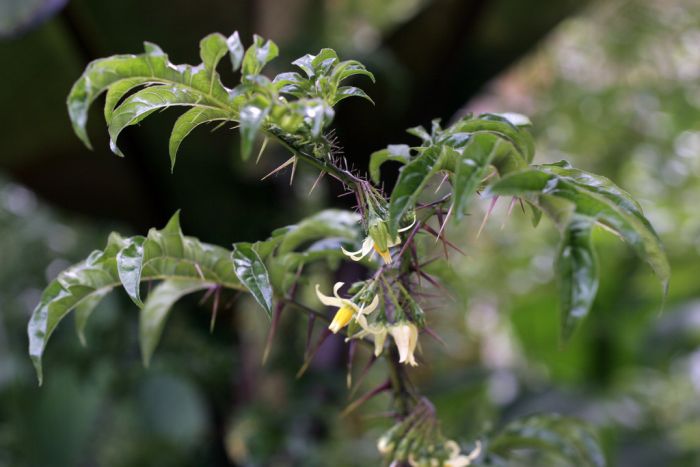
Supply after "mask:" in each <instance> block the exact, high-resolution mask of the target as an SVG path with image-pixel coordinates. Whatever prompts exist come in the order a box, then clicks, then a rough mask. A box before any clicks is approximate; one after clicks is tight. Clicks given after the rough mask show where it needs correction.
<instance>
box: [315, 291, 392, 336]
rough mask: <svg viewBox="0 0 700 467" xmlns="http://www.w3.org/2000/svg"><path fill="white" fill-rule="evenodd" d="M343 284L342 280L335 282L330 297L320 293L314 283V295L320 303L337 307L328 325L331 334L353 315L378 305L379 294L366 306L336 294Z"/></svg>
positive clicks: (346, 323) (370, 311)
mask: <svg viewBox="0 0 700 467" xmlns="http://www.w3.org/2000/svg"><path fill="white" fill-rule="evenodd" d="M343 285H344V283H343V282H336V284H335V285H334V286H333V296H332V297H330V296H328V295H324V294H322V293H321V290H320V286H319V285H318V284H316V295H317V296H318V299H319V300H320V301H321V303H323V304H324V305H326V306H335V307H338V311H337V312H336V313H335V316H334V317H333V321H331V324H330V326H328V329H330V330H331V332H332V333H333V334H337V333H338V331H340V330H341V329H343V328H344V327H345V326H347V325H348V323H349V322H350V321H351V320H352V318H353V317H355V316H361V315H366V314H369V313H372V312H373V311H374V310H375V309H376V308H377V305H379V295H375V296H374V298H373V299H372V302H371V303H370V304H369V305H367V306H365V305H364V304H362V305H357V304H356V303H354V302H353V301H352V300H349V299H347V298H341V297H340V296H339V295H338V291H339V290H340V288H341V287H342V286H343Z"/></svg>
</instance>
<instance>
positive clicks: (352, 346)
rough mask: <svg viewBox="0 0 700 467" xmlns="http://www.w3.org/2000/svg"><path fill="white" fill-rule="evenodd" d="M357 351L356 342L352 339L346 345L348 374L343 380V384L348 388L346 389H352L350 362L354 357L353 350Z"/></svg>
mask: <svg viewBox="0 0 700 467" xmlns="http://www.w3.org/2000/svg"><path fill="white" fill-rule="evenodd" d="M356 349H357V340H355V339H353V340H351V341H350V344H349V345H348V374H347V377H346V378H345V383H346V384H347V386H348V389H350V388H351V387H352V361H353V358H354V357H355V350H356Z"/></svg>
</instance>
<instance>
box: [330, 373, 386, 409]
mask: <svg viewBox="0 0 700 467" xmlns="http://www.w3.org/2000/svg"><path fill="white" fill-rule="evenodd" d="M389 389H391V381H390V380H386V381H385V382H383V383H382V384H380V385H379V386H377V387H376V388H374V389H372V390H371V391H368V392H366V393H365V394H364V395H362V396H361V397H360V398H359V399H356V400H355V401H354V402H352V403H351V404H350V405H348V406H347V407H345V410H343V411H342V412H341V413H340V418H345V417H347V416H348V415H350V413H352V412H353V411H354V410H355V409H357V408H358V407H360V406H361V405H362V404H364V403H365V402H367V401H368V400H370V399H371V398H373V397H374V396H376V395H377V394H381V393H382V392H384V391H387V390H389Z"/></svg>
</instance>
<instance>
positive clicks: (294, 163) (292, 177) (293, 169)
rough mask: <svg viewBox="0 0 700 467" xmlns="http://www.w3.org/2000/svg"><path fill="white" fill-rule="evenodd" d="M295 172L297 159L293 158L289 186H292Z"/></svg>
mask: <svg viewBox="0 0 700 467" xmlns="http://www.w3.org/2000/svg"><path fill="white" fill-rule="evenodd" d="M296 172H297V158H296V157H295V158H294V162H292V175H290V177H289V186H292V183H294V174H295V173H296Z"/></svg>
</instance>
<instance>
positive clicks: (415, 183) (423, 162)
mask: <svg viewBox="0 0 700 467" xmlns="http://www.w3.org/2000/svg"><path fill="white" fill-rule="evenodd" d="M443 151H444V150H443V148H441V147H440V146H430V147H429V148H428V149H426V150H425V151H424V152H423V153H422V154H420V155H418V156H417V157H414V158H413V159H412V160H411V161H410V162H409V163H408V164H406V165H405V166H403V167H402V168H401V173H400V174H399V178H398V180H397V181H396V185H395V186H394V189H393V191H392V192H391V198H390V200H389V222H388V228H389V234H390V235H396V234H397V233H398V229H399V223H400V222H401V219H402V218H403V217H404V216H405V215H406V214H408V213H409V212H410V211H411V210H412V209H413V208H414V207H415V205H416V200H417V199H418V196H419V195H420V193H421V191H423V188H424V187H425V185H426V183H428V180H430V177H432V176H433V175H434V174H435V173H437V172H438V170H440V159H441V156H442V154H443Z"/></svg>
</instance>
